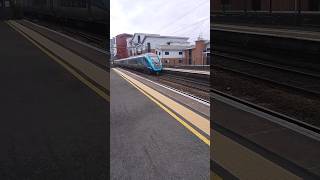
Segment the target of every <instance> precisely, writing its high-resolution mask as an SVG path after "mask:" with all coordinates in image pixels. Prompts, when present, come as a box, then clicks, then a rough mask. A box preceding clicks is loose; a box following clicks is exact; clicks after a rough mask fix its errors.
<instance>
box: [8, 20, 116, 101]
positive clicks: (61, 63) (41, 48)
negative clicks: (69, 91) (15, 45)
mask: <svg viewBox="0 0 320 180" xmlns="http://www.w3.org/2000/svg"><path fill="white" fill-rule="evenodd" d="M6 24H8V25H9V26H10V27H11V28H13V29H14V30H15V31H17V32H18V33H20V34H21V35H22V36H24V37H25V38H26V39H28V40H29V41H30V42H31V43H32V44H34V45H35V46H36V47H38V48H39V49H40V50H41V51H42V52H44V53H45V54H46V55H48V56H49V57H50V58H52V59H53V60H54V61H56V62H57V63H58V64H60V65H61V66H63V67H64V68H65V69H66V70H67V71H69V72H70V73H71V74H72V75H74V76H75V77H76V78H77V79H78V80H80V81H81V82H82V83H84V84H85V85H87V86H88V87H89V88H90V89H92V90H93V91H94V92H95V93H97V94H98V95H100V96H101V97H102V98H104V99H105V100H107V101H108V102H110V96H109V95H107V94H106V93H105V92H103V91H102V90H100V89H99V88H97V87H96V86H95V85H94V84H92V83H91V82H90V81H88V80H87V79H85V78H84V77H82V76H81V75H80V74H79V73H78V72H76V71H75V70H73V69H72V68H70V67H69V65H67V64H66V63H64V62H63V61H61V60H60V59H58V58H57V57H56V56H55V55H53V54H52V53H51V52H49V51H47V50H46V49H44V48H43V47H41V46H40V45H39V44H38V43H37V42H36V41H34V40H33V39H31V38H30V37H28V36H27V35H25V34H24V32H22V31H21V30H20V29H18V28H17V27H15V26H14V25H12V24H11V22H9V21H6Z"/></svg>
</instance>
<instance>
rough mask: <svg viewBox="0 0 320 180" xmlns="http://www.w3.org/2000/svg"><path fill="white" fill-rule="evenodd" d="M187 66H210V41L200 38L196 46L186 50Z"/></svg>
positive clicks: (185, 60) (184, 62)
mask: <svg viewBox="0 0 320 180" xmlns="http://www.w3.org/2000/svg"><path fill="white" fill-rule="evenodd" d="M184 54H185V58H184V61H183V64H185V65H210V41H207V40H204V39H201V38H198V40H197V41H196V42H195V45H193V46H190V47H189V48H186V49H185V50H184Z"/></svg>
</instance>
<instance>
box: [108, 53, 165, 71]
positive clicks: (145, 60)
mask: <svg viewBox="0 0 320 180" xmlns="http://www.w3.org/2000/svg"><path fill="white" fill-rule="evenodd" d="M114 64H115V65H117V66H120V67H125V68H131V69H135V70H141V71H144V72H148V73H159V72H161V71H162V64H161V61H160V58H159V57H158V56H157V55H155V54H150V53H148V54H144V55H140V56H133V57H129V58H125V59H119V60H115V61H114Z"/></svg>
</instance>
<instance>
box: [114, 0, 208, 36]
mask: <svg viewBox="0 0 320 180" xmlns="http://www.w3.org/2000/svg"><path fill="white" fill-rule="evenodd" d="M110 5H111V10H110V12H111V14H110V23H111V24H110V28H111V29H110V32H111V37H113V36H116V35H117V34H121V33H131V34H133V33H136V32H143V33H154V34H161V35H177V36H186V37H190V41H194V40H195V39H196V38H197V37H198V36H199V35H200V34H202V37H204V38H206V39H209V38H210V1H209V0H188V1H187V0H161V1H159V0H135V1H132V0H111V3H110Z"/></svg>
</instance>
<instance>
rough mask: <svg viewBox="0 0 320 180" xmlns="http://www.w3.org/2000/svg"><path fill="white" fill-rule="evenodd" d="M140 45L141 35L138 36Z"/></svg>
mask: <svg viewBox="0 0 320 180" xmlns="http://www.w3.org/2000/svg"><path fill="white" fill-rule="evenodd" d="M138 43H140V35H139V36H138Z"/></svg>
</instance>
